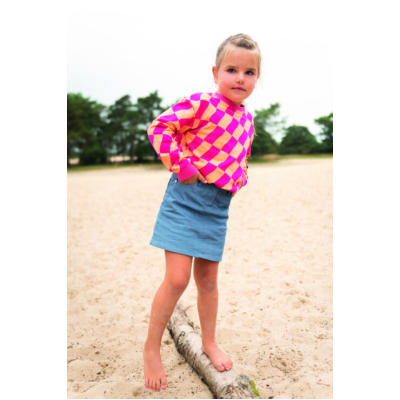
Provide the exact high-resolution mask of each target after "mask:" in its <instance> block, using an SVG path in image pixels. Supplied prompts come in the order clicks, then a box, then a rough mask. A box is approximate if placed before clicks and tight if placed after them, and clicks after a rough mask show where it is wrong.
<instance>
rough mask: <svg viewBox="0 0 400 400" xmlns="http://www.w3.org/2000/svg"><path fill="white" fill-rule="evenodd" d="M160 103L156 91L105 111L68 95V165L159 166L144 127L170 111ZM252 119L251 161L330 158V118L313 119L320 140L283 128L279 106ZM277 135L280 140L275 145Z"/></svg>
mask: <svg viewBox="0 0 400 400" xmlns="http://www.w3.org/2000/svg"><path fill="white" fill-rule="evenodd" d="M162 101H163V99H162V98H161V97H160V96H159V95H158V92H157V91H155V92H153V93H150V94H149V95H148V96H146V97H140V98H138V99H137V101H136V103H132V101H131V98H130V96H129V95H125V96H123V97H121V98H120V99H118V100H116V101H115V103H114V104H112V105H111V106H105V105H103V104H100V103H98V102H97V101H95V100H91V99H90V98H86V97H84V96H82V94H81V93H68V94H67V164H68V165H70V160H71V159H72V158H77V157H78V158H79V163H80V164H81V165H90V164H106V163H109V162H110V158H111V157H115V156H125V157H126V156H127V157H129V162H130V163H142V162H146V161H149V160H151V161H154V162H156V161H159V158H158V156H157V153H156V152H155V150H154V148H153V146H152V145H151V143H150V140H149V137H148V135H147V128H148V126H149V125H150V124H151V122H152V121H153V120H154V119H155V118H157V117H158V116H159V115H160V114H161V113H162V112H164V111H165V110H167V109H168V108H169V107H170V106H172V105H169V106H162V105H161V103H162ZM174 104H175V103H174ZM253 117H254V121H253V122H254V128H255V131H256V139H255V140H254V141H253V144H252V148H251V154H252V155H254V156H262V155H266V154H315V153H333V113H331V114H329V115H327V116H322V117H320V118H316V119H315V120H314V121H315V123H316V124H318V125H319V126H320V127H321V132H320V133H319V134H318V136H320V141H318V140H317V138H316V137H315V136H314V135H313V134H312V133H311V132H310V131H309V129H308V128H307V127H305V126H299V125H291V126H289V127H285V124H286V118H282V117H280V104H279V103H275V104H271V105H270V107H269V108H263V109H261V110H256V111H255V113H254V115H253ZM278 136H281V137H282V140H280V141H278V140H277V137H278ZM160 162H161V161H160Z"/></svg>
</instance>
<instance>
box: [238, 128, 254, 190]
mask: <svg viewBox="0 0 400 400" xmlns="http://www.w3.org/2000/svg"><path fill="white" fill-rule="evenodd" d="M253 140H254V128H253V133H252V136H251V142H250V145H249V148H248V149H247V152H246V166H245V168H244V170H243V175H242V186H241V188H240V189H242V187H244V186H246V185H247V181H248V180H249V176H248V174H247V170H248V169H249V166H248V164H247V159H248V157H250V154H251V145H252V143H253Z"/></svg>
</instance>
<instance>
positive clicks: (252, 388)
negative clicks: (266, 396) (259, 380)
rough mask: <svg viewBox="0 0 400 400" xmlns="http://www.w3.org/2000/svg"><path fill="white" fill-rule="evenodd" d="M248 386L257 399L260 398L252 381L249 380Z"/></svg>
mask: <svg viewBox="0 0 400 400" xmlns="http://www.w3.org/2000/svg"><path fill="white" fill-rule="evenodd" d="M249 386H250V389H251V391H252V392H253V393H254V394H255V395H256V396H258V397H260V393H259V391H258V390H257V389H256V384H255V383H254V381H253V380H252V379H250V380H249Z"/></svg>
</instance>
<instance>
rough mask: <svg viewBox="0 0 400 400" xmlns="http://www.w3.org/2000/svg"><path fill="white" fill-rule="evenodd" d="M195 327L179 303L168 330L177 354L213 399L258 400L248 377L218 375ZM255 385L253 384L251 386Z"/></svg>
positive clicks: (228, 372) (223, 373)
mask: <svg viewBox="0 0 400 400" xmlns="http://www.w3.org/2000/svg"><path fill="white" fill-rule="evenodd" d="M193 328H194V324H193V322H191V321H190V320H189V318H188V316H187V315H186V312H185V310H184V309H183V308H182V306H181V305H180V304H179V303H177V304H176V307H175V310H174V312H173V314H172V316H171V319H170V320H169V322H168V325H167V329H168V330H169V332H170V333H171V336H172V338H173V339H174V342H175V345H176V348H177V350H178V351H179V353H180V354H182V355H183V357H185V358H186V360H187V362H188V363H189V364H190V365H191V366H192V368H193V369H194V370H195V371H196V373H197V374H198V375H199V376H200V377H201V378H202V379H203V381H204V382H205V383H206V384H207V385H208V387H209V388H210V390H211V392H212V393H213V394H214V398H218V399H259V398H260V397H259V394H258V392H257V390H256V389H255V386H254V389H255V392H257V394H255V393H254V392H253V391H252V389H251V387H250V381H249V377H248V376H247V375H243V374H240V375H239V374H237V373H236V372H235V371H234V369H233V368H232V369H231V370H230V371H223V372H219V371H218V370H217V369H216V368H215V367H214V366H213V364H212V363H211V360H210V359H209V357H208V356H207V354H205V353H204V352H203V351H202V350H201V344H202V341H201V337H200V336H199V335H198V334H197V333H196V332H195V331H194V329H193ZM252 385H254V383H253V382H252Z"/></svg>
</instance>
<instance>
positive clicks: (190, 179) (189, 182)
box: [179, 171, 207, 185]
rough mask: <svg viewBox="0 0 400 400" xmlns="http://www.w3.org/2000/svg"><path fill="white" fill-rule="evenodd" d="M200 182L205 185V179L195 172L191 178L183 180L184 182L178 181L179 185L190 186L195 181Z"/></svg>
mask: <svg viewBox="0 0 400 400" xmlns="http://www.w3.org/2000/svg"><path fill="white" fill-rule="evenodd" d="M198 180H199V181H202V182H203V183H207V181H206V178H204V176H203V175H202V174H201V173H200V172H199V171H197V172H196V173H195V174H194V175H193V176H191V177H190V178H188V179H185V180H184V181H179V182H180V183H183V184H185V185H191V184H192V183H196V182H197V181H198Z"/></svg>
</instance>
